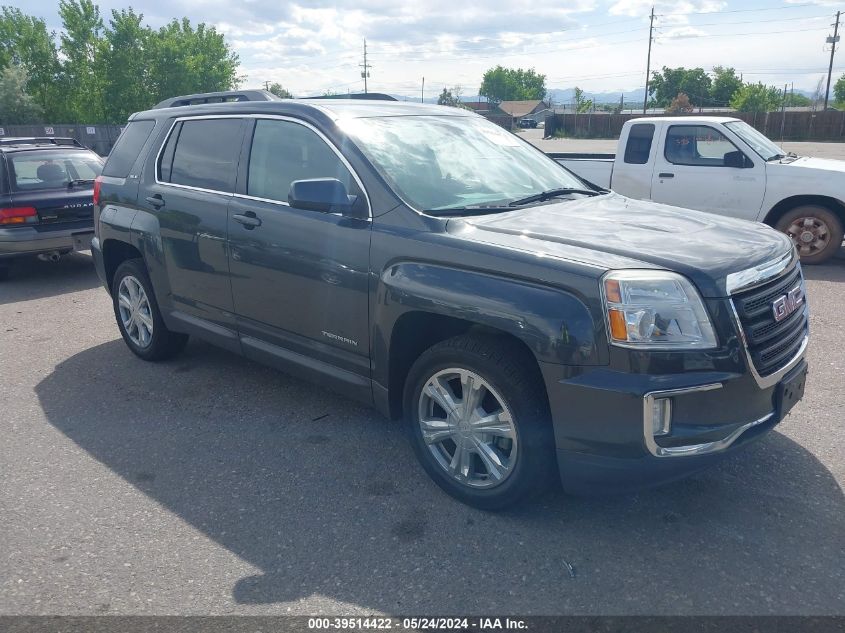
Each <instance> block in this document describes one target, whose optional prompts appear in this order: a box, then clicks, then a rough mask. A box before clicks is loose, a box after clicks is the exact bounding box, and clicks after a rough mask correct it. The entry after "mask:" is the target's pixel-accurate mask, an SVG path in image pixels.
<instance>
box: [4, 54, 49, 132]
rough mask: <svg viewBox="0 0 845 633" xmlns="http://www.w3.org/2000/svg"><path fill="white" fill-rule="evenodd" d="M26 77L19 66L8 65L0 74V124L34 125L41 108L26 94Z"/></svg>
mask: <svg viewBox="0 0 845 633" xmlns="http://www.w3.org/2000/svg"><path fill="white" fill-rule="evenodd" d="M27 81H28V77H27V76H26V70H24V68H22V67H21V66H16V65H15V64H10V65H9V66H7V67H6V68H5V69H4V70H3V71H2V72H0V123H2V124H3V125H20V124H25V123H36V122H38V121H39V120H40V118H41V108H40V107H39V106H38V104H37V103H35V99H33V98H32V97H31V96H30V95H29V94H27V92H26V86H27Z"/></svg>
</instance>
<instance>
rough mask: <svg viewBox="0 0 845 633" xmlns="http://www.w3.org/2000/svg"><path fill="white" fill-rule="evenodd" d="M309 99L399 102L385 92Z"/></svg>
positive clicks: (354, 93) (355, 93) (321, 96)
mask: <svg viewBox="0 0 845 633" xmlns="http://www.w3.org/2000/svg"><path fill="white" fill-rule="evenodd" d="M306 98H307V99H359V100H364V101H399V99H397V98H396V97H391V96H390V95H388V94H384V93H383V92H353V93H352V94H345V95H344V94H337V95H320V96H318V97H306Z"/></svg>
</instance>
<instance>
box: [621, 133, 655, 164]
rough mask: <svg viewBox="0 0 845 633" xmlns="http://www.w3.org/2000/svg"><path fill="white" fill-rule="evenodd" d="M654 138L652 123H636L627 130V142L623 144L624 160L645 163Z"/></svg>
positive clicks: (632, 162)
mask: <svg viewBox="0 0 845 633" xmlns="http://www.w3.org/2000/svg"><path fill="white" fill-rule="evenodd" d="M653 139H654V123H637V124H636V125H632V126H631V131H630V132H628V144H627V145H626V146H625V162H626V163H630V164H632V165H645V164H646V163H647V162H648V155H649V154H650V153H651V142H652V140H653Z"/></svg>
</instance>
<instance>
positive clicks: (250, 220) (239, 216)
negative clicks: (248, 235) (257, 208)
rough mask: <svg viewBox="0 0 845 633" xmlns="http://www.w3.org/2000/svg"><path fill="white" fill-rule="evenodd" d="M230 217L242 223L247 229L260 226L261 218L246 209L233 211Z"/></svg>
mask: <svg viewBox="0 0 845 633" xmlns="http://www.w3.org/2000/svg"><path fill="white" fill-rule="evenodd" d="M232 219H233V220H234V221H235V222H239V223H240V224H243V225H244V228H245V229H249V230H252V229H254V228H255V227H256V226H261V218H259V217H257V216H256V215H255V213H253V212H252V211H247V212H246V213H235V214H233V215H232Z"/></svg>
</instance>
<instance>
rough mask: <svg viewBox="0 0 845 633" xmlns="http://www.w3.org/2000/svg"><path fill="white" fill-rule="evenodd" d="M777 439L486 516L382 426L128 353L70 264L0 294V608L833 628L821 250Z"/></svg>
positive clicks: (834, 549)
mask: <svg viewBox="0 0 845 633" xmlns="http://www.w3.org/2000/svg"><path fill="white" fill-rule="evenodd" d="M806 274H807V278H808V288H809V290H808V293H809V300H810V302H811V306H812V330H813V335H812V342H811V345H810V350H809V359H810V363H811V368H812V374H811V378H810V382H809V386H808V390H807V393H806V398H805V400H804V401H803V402H802V403H800V404H799V405H798V406H797V407H796V408H795V409H794V410H793V413H792V414H791V415H790V416H789V418H787V419H786V420H785V421H784V422H783V423H782V424H781V425H780V426H779V427H778V428H777V430H776V431H775V432H773V433H771V434H769V435H768V436H767V437H765V438H764V439H762V440H761V441H759V442H757V443H755V444H753V445H751V446H750V447H748V448H747V449H746V450H744V451H743V452H742V453H740V454H738V455H735V456H732V457H731V458H729V459H728V460H726V461H724V462H722V463H721V464H720V465H718V466H717V467H715V468H713V469H711V470H708V471H705V472H703V473H700V474H698V475H696V476H694V477H692V478H690V479H687V480H685V481H682V482H679V483H675V484H672V485H669V486H666V487H663V488H660V489H656V490H651V491H647V492H642V493H639V494H636V495H627V496H620V497H603V498H577V497H569V496H566V495H563V494H562V493H551V494H549V495H548V496H546V497H544V498H542V499H540V500H539V501H538V502H537V503H535V504H534V505H531V506H529V507H527V508H524V509H522V510H519V511H516V512H511V513H505V514H498V515H497V514H487V513H483V512H480V511H476V510H472V509H470V508H467V507H465V506H463V505H461V504H459V503H457V502H455V501H453V500H452V499H451V498H449V497H447V496H445V495H444V494H443V493H441V492H440V491H439V489H438V488H436V486H435V485H434V484H433V483H431V482H430V481H429V480H428V478H427V477H426V476H425V474H424V473H423V472H422V470H421V469H420V468H419V467H418V466H417V464H416V462H415V460H414V457H413V455H412V453H411V450H410V448H409V447H408V446H407V445H406V443H405V441H404V440H403V438H402V436H401V434H400V431H399V428H398V427H397V426H396V425H394V424H392V423H390V422H387V421H385V420H383V419H382V418H380V417H379V416H378V415H377V414H375V413H374V412H372V411H370V410H368V409H366V408H363V407H361V406H359V405H357V404H354V403H351V402H350V401H347V400H344V399H342V398H339V397H336V396H333V395H331V394H327V393H325V392H324V390H323V389H321V388H320V387H318V386H313V385H310V384H306V383H303V382H300V381H298V380H296V379H294V378H291V377H288V376H285V375H283V374H280V373H277V372H275V371H273V370H270V369H266V368H264V367H262V366H260V365H257V364H254V363H252V362H249V361H246V360H243V359H241V358H239V357H237V356H234V355H231V354H228V353H225V352H222V351H218V350H216V349H215V348H213V347H211V346H209V345H207V344H204V343H201V342H191V344H189V346H188V348H187V350H186V352H185V353H184V355H182V356H181V357H179V358H177V359H175V360H173V361H169V362H166V363H163V364H158V365H154V364H148V363H144V362H143V361H140V360H138V359H137V358H135V357H134V356H133V355H132V354H130V352H129V351H128V350H127V349H126V348H125V346H124V344H123V342H122V341H121V340H120V339H119V335H118V331H117V327H116V326H115V324H114V319H113V315H112V311H111V305H110V301H109V298H108V296H107V295H106V293H105V291H104V290H103V289H102V288H101V287H100V286H99V285H98V282H97V278H96V275H95V273H94V270H93V268H92V264H91V260H90V257H89V256H88V255H87V254H74V255H71V256H69V257H67V258H66V259H65V260H64V261H62V262H61V263H60V264H58V265H53V264H48V263H44V262H38V261H33V262H30V263H28V264H27V265H25V266H23V267H21V268H20V269H19V270H18V272H17V273H16V275H15V276H14V278H13V279H11V280H10V281H8V282H4V283H3V284H2V285H0V324H2V327H0V358H2V362H0V384H2V389H0V431H2V435H3V439H2V442H0V544H2V546H0V613H2V614H228V613H243V614H288V613H290V614H363V613H378V612H385V613H391V614H443V615H454V614H457V613H463V614H466V613H469V614H479V615H483V614H490V613H495V614H518V615H528V614H571V613H579V614H843V613H845V498H843V490H842V485H843V482H845V459H843V452H844V451H843V445H845V430H844V429H843V423H842V420H843V411H845V407H843V393H842V392H843V388H845V378H843V376H845V345H843V343H842V341H843V338H844V337H845V325H843V321H842V314H843V313H845V249H843V252H842V253H841V254H840V258H839V259H838V261H836V262H835V263H833V264H831V265H827V266H821V267H813V268H808V269H807V270H806Z"/></svg>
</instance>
